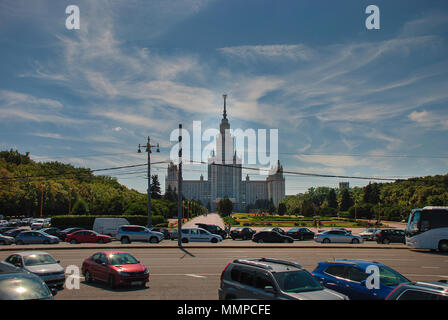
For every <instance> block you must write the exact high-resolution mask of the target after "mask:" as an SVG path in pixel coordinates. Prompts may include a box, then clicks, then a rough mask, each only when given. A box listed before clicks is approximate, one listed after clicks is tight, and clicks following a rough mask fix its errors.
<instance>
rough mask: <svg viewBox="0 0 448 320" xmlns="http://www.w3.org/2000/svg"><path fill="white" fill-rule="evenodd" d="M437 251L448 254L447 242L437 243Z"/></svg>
mask: <svg viewBox="0 0 448 320" xmlns="http://www.w3.org/2000/svg"><path fill="white" fill-rule="evenodd" d="M439 251H440V252H448V241H447V240H442V241H440V242H439Z"/></svg>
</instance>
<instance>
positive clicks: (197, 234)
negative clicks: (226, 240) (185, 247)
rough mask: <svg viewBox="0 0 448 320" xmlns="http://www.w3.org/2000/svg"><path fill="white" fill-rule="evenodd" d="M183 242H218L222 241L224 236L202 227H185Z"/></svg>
mask: <svg viewBox="0 0 448 320" xmlns="http://www.w3.org/2000/svg"><path fill="white" fill-rule="evenodd" d="M181 238H182V243H188V242H212V243H218V242H221V241H222V237H221V236H220V235H218V234H214V233H211V232H210V231H207V230H205V229H202V228H185V229H184V228H183V229H182V236H181Z"/></svg>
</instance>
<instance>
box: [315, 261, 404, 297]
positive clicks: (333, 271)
mask: <svg viewBox="0 0 448 320" xmlns="http://www.w3.org/2000/svg"><path fill="white" fill-rule="evenodd" d="M372 265H373V266H375V267H377V268H378V270H379V289H375V288H370V289H369V288H368V287H367V284H366V280H367V278H368V277H369V275H370V273H368V272H367V271H366V269H367V267H369V266H372ZM312 274H313V276H314V277H316V279H317V280H318V281H321V282H322V283H323V285H324V286H325V287H327V288H329V289H332V290H335V291H337V292H340V293H342V294H345V295H347V296H348V297H349V298H350V299H351V300H352V299H358V300H372V299H373V300H377V299H379V300H384V299H385V298H386V297H387V295H388V294H389V293H390V292H391V291H392V290H394V289H395V288H396V287H397V286H399V285H400V284H402V283H407V282H410V280H409V279H407V278H406V277H404V276H403V275H401V274H400V273H399V272H397V271H395V270H393V269H392V268H390V267H388V266H385V265H383V264H381V263H378V262H373V261H362V260H335V261H322V262H319V263H318V265H317V267H316V269H314V271H313V272H312Z"/></svg>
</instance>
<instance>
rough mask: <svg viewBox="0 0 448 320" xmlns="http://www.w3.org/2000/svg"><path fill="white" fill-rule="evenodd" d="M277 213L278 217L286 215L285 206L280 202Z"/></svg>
mask: <svg viewBox="0 0 448 320" xmlns="http://www.w3.org/2000/svg"><path fill="white" fill-rule="evenodd" d="M277 213H278V215H279V216H284V215H285V213H286V205H285V204H284V203H282V202H280V203H279V204H278V209H277Z"/></svg>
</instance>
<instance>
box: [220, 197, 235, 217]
mask: <svg viewBox="0 0 448 320" xmlns="http://www.w3.org/2000/svg"><path fill="white" fill-rule="evenodd" d="M216 209H217V210H218V213H219V214H220V215H221V217H227V216H229V215H230V214H231V213H232V210H233V203H232V201H231V200H230V199H229V198H224V199H220V200H219V201H218V205H217V206H216Z"/></svg>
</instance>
